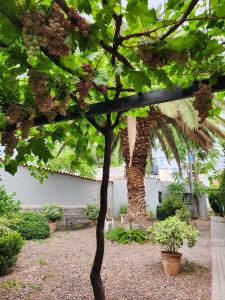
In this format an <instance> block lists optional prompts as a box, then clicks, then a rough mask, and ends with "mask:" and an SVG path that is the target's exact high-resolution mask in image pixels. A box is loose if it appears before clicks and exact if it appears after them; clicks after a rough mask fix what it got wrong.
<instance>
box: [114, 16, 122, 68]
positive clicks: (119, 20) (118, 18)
mask: <svg viewBox="0 0 225 300" xmlns="http://www.w3.org/2000/svg"><path fill="white" fill-rule="evenodd" d="M113 19H114V20H115V25H116V28H115V34H114V38H113V49H114V51H115V52H116V51H117V49H118V46H119V40H118V37H119V34H120V28H121V25H122V20H123V16H122V15H117V14H116V13H115V14H113ZM112 65H115V54H113V55H112Z"/></svg>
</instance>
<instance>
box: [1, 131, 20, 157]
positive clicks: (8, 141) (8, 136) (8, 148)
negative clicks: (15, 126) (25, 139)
mask: <svg viewBox="0 0 225 300" xmlns="http://www.w3.org/2000/svg"><path fill="white" fill-rule="evenodd" d="M18 140H19V138H18V136H17V135H16V131H15V130H12V131H7V132H3V133H2V136H1V144H2V146H5V154H6V155H12V154H13V152H14V149H15V148H16V146H17V143H18Z"/></svg>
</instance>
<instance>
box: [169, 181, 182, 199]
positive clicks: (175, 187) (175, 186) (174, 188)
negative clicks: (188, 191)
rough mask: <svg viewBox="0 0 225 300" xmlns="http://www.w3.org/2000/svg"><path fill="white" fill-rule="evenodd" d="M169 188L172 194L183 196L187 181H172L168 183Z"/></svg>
mask: <svg viewBox="0 0 225 300" xmlns="http://www.w3.org/2000/svg"><path fill="white" fill-rule="evenodd" d="M167 190H168V192H169V193H170V194H175V195H178V196H181V197H182V196H183V194H184V193H185V182H183V181H177V182H172V183H170V184H169V185H168V187H167Z"/></svg>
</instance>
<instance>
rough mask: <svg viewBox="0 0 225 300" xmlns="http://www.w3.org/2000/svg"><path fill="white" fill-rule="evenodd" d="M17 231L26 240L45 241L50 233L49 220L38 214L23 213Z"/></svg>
mask: <svg viewBox="0 0 225 300" xmlns="http://www.w3.org/2000/svg"><path fill="white" fill-rule="evenodd" d="M17 230H18V232H19V233H21V235H22V237H23V238H24V239H26V240H33V239H45V238H46V237H48V236H49V233H50V230H49V225H48V221H47V219H46V218H45V217H43V216H42V215H41V214H39V213H36V212H23V213H21V218H20V219H19V221H18V223H17Z"/></svg>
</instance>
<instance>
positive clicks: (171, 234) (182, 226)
mask: <svg viewBox="0 0 225 300" xmlns="http://www.w3.org/2000/svg"><path fill="white" fill-rule="evenodd" d="M149 231H150V234H151V235H152V237H153V239H154V241H155V242H156V243H158V244H160V245H161V246H162V248H163V251H161V257H162V263H163V268H164V272H165V274H167V275H173V276H174V275H177V274H178V273H179V272H180V260H181V256H182V254H181V253H179V252H178V250H179V249H180V248H181V247H182V246H183V244H184V241H187V244H188V247H190V248H192V247H194V245H195V244H196V242H197V237H198V235H199V231H198V230H197V229H196V228H195V227H194V226H191V225H188V224H187V223H186V222H182V221H181V220H180V219H179V218H178V217H177V216H174V217H169V218H168V219H166V220H165V221H161V222H157V223H155V224H154V226H153V227H151V228H150V230H149Z"/></svg>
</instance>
